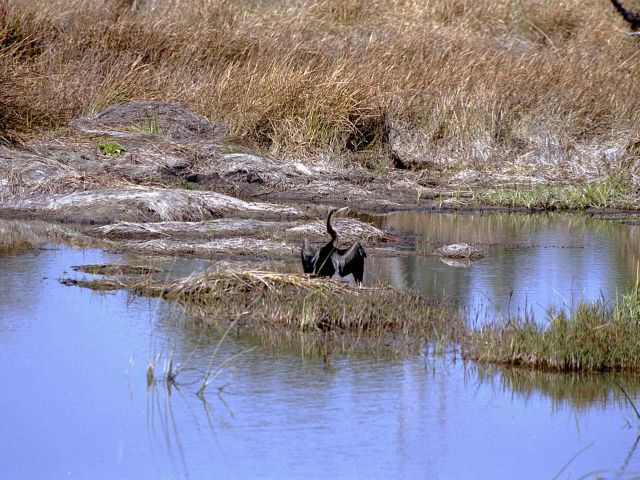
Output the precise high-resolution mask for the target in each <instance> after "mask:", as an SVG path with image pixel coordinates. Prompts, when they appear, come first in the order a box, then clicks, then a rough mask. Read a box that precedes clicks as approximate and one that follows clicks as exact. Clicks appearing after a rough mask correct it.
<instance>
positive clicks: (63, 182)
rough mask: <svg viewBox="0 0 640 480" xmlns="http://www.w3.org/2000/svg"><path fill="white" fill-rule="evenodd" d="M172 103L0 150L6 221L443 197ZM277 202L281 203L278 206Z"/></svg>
mask: <svg viewBox="0 0 640 480" xmlns="http://www.w3.org/2000/svg"><path fill="white" fill-rule="evenodd" d="M224 135H225V130H224V128H223V127H222V126H219V125H214V124H212V123H210V122H208V121H207V120H206V119H204V118H202V117H199V116H197V115H195V114H193V113H192V112H191V111H189V110H188V109H186V108H184V107H182V106H180V105H177V104H172V103H165V102H133V103H128V104H121V105H114V106H112V107H110V108H109V109H107V110H105V111H104V112H102V113H100V114H97V115H93V116H89V117H83V118H79V119H76V120H74V121H72V122H71V124H70V126H69V127H67V128H64V129H61V130H60V131H58V132H57V133H55V134H50V136H49V137H45V138H43V139H42V140H40V141H38V142H30V143H27V144H25V145H23V146H22V147H21V148H8V147H6V146H5V147H2V148H0V179H1V180H0V214H3V215H5V216H6V215H12V216H16V217H27V216H28V217H31V218H49V219H56V220H63V221H66V222H73V223H77V222H81V223H84V222H88V223H96V224H104V223H112V222H116V221H137V222H149V221H156V222H157V221H171V220H192V221H198V220H205V219H210V218H219V217H223V216H231V215H233V216H239V215H238V213H239V212H243V215H241V216H243V217H246V216H248V217H250V218H274V217H278V218H303V217H304V216H305V212H302V211H300V209H299V208H294V207H283V206H281V205H278V204H282V203H291V202H296V203H299V204H312V205H317V204H318V203H322V204H327V205H337V204H340V205H349V206H352V207H354V208H356V209H358V210H371V211H384V210H392V209H397V208H407V207H411V206H414V205H415V204H417V203H419V202H420V201H422V202H424V201H425V199H430V198H435V197H437V196H438V195H439V194H440V192H436V191H435V190H434V188H432V186H430V185H431V184H433V182H434V179H428V178H426V177H427V173H426V172H422V173H416V172H410V171H396V170H393V169H390V170H385V171H384V172H374V171H372V170H369V169H367V168H364V167H361V166H358V165H357V163H353V162H348V161H346V160H345V159H339V158H338V159H326V158H316V159H309V160H305V161H304V163H303V162H302V161H300V160H297V159H278V158H272V157H269V156H268V155H257V154H255V153H254V152H252V151H251V149H250V148H248V147H246V146H243V145H238V144H234V143H233V142H232V140H231V139H226V138H225V136H224ZM274 202H275V203H274Z"/></svg>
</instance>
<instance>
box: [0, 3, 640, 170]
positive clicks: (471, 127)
mask: <svg viewBox="0 0 640 480" xmlns="http://www.w3.org/2000/svg"><path fill="white" fill-rule="evenodd" d="M626 29H627V27H626V26H625V24H624V21H623V20H622V19H621V18H619V16H618V15H617V14H616V13H615V12H614V10H613V7H612V6H611V5H609V4H607V3H604V2H601V1H597V0H587V1H584V2H579V1H578V0H562V1H553V2H552V1H550V0H537V1H534V2H521V1H516V0H513V1H508V2H502V1H501V2H498V1H496V0H480V1H476V2H467V1H461V0H453V1H452V0H437V1H433V2H411V1H402V0H397V1H392V2H387V1H378V0H374V1H371V2H363V1H361V0H323V1H320V2H316V1H296V2H294V1H289V0H282V1H278V2H273V1H266V0H264V1H263V0H247V1H243V2H230V1H226V0H194V1H190V2H180V3H179V4H178V2H175V4H174V2H171V1H170V0H166V1H162V0H156V1H153V0H147V1H144V0H140V1H136V2H122V1H108V2H90V1H88V0H54V1H48V0H47V1H44V0H35V1H31V0H30V1H27V0H0V125H1V127H0V136H2V138H3V139H5V140H10V141H16V139H18V140H19V139H20V138H21V136H22V135H24V134H25V133H30V132H32V131H33V129H34V128H36V127H39V128H51V127H57V126H58V125H61V124H64V123H65V122H67V121H68V120H70V119H72V118H74V117H78V116H80V115H84V114H90V113H95V112H98V111H101V110H103V109H104V108H106V107H108V106H110V105H112V104H114V103H117V102H121V101H127V100H131V99H139V98H145V99H158V100H169V101H171V100H177V101H180V102H182V103H184V104H187V105H188V106H190V107H191V108H193V109H194V110H195V111H197V112H198V113H200V114H202V115H205V116H206V117H208V118H209V119H210V120H212V121H214V122H224V123H226V124H227V125H228V126H229V128H230V131H231V133H232V134H234V135H236V136H237V137H239V138H242V139H244V141H246V142H251V143H253V144H255V145H258V146H261V147H263V148H265V149H269V150H270V151H272V152H276V153H298V154H300V153H302V154H313V153H319V152H325V153H326V152H329V153H342V152H348V151H356V152H358V151H363V150H369V151H374V152H378V153H384V154H385V155H386V158H387V161H388V163H390V164H391V163H393V165H396V166H404V167H410V168H416V169H421V168H425V167H431V166H433V163H434V162H435V163H440V164H460V163H462V164H465V165H468V164H472V165H476V166H481V165H496V164H498V163H499V162H503V161H504V160H505V159H507V160H514V159H515V160H518V161H519V162H520V163H522V164H527V165H530V164H532V163H533V164H540V163H542V164H545V165H552V166H558V165H560V166H561V167H562V168H565V169H568V170H571V171H572V172H574V173H578V172H583V171H584V170H585V168H581V167H580V165H581V164H582V163H584V162H586V161H587V160H593V162H595V164H594V165H589V166H588V169H592V170H593V171H594V172H596V173H600V172H598V169H599V168H601V165H600V163H602V162H600V160H602V158H603V157H606V156H607V155H609V153H607V152H609V151H613V152H614V154H613V156H611V155H609V157H607V159H608V160H607V161H606V162H604V163H605V164H606V165H607V166H608V167H609V168H610V167H611V166H614V167H619V166H625V167H627V168H629V167H631V166H634V165H635V162H637V156H635V155H634V154H633V151H632V150H633V149H632V148H627V147H629V146H630V145H633V144H634V142H636V141H637V140H638V138H640V131H639V130H638V128H639V126H638V123H637V121H636V120H635V119H636V118H637V112H638V111H640V94H638V90H637V88H636V80H637V78H638V77H639V76H640V75H639V74H640V71H639V68H640V67H639V65H640V63H638V62H637V61H636V59H637V54H638V48H640V47H639V45H638V44H637V40H636V39H635V38H633V37H629V36H627V35H626V34H625V33H626ZM610 157H611V158H610ZM362 158H363V159H364V160H363V161H364V162H369V161H370V160H369V158H370V157H366V156H364V157H362ZM427 162H428V163H427ZM598 162H600V163H598ZM612 162H613V163H614V164H615V165H611V163H612ZM367 164H368V165H369V163H367ZM374 166H375V165H374Z"/></svg>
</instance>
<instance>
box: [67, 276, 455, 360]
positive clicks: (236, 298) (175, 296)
mask: <svg viewBox="0 0 640 480" xmlns="http://www.w3.org/2000/svg"><path fill="white" fill-rule="evenodd" d="M67 282H69V283H68V284H70V285H80V286H82V287H86V288H92V289H97V290H111V289H120V288H126V289H130V290H133V291H135V292H137V293H139V294H143V295H149V296H157V297H162V298H165V299H167V300H170V301H175V302H178V303H179V304H181V305H183V306H184V307H185V308H186V309H187V311H188V312H189V313H190V314H192V315H194V316H195V317H196V318H198V319H200V320H201V321H202V322H203V323H204V324H205V325H211V326H222V327H223V328H226V326H227V325H228V324H229V322H232V321H235V322H237V328H238V329H242V330H249V331H250V332H251V333H254V334H261V335H265V336H267V337H272V338H273V337H274V336H275V337H277V336H278V335H279V334H278V332H281V333H282V334H284V333H285V332H286V336H287V338H288V339H290V338H291V335H300V336H307V335H322V336H324V337H326V336H327V335H328V336H330V337H331V338H334V339H341V338H343V337H348V338H349V342H348V345H350V348H351V349H354V348H357V346H358V345H362V346H364V345H365V344H366V345H367V346H369V347H371V346H377V347H382V348H391V349H396V348H408V347H417V346H420V345H424V342H427V341H431V342H434V343H437V344H439V345H443V344H446V343H449V342H452V341H453V339H454V338H455V336H456V335H459V334H461V332H462V331H463V329H464V321H463V320H462V318H461V317H460V316H459V315H457V314H456V313H455V311H454V309H453V308H452V305H450V304H449V303H448V302H445V301H443V300H436V299H432V300H428V299H425V298H424V297H422V296H420V295H418V294H416V293H414V292H397V291H394V290H392V289H389V288H357V287H354V286H352V285H350V284H347V283H345V282H340V281H334V280H327V279H318V278H310V277H308V276H303V275H295V274H289V273H275V272H266V271H246V270H242V271H241V270H219V271H205V272H202V273H199V274H195V275H192V276H189V277H187V278H184V279H180V280H176V281H173V282H162V281H154V280H151V279H142V280H138V279H114V278H105V279H94V280H71V281H68V280H67ZM343 345H347V343H344V344H343Z"/></svg>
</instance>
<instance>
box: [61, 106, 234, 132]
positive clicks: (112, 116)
mask: <svg viewBox="0 0 640 480" xmlns="http://www.w3.org/2000/svg"><path fill="white" fill-rule="evenodd" d="M71 125H73V126H74V127H76V128H78V129H80V130H81V131H83V132H86V133H103V134H109V135H116V136H122V134H125V135H127V134H128V135H130V136H143V137H144V136H151V137H153V136H157V135H160V136H164V137H167V138H170V139H173V140H207V141H213V142H215V141H218V140H220V139H221V138H222V137H223V136H224V133H225V129H224V128H223V127H221V126H219V125H215V124H213V123H211V122H209V120H207V119H206V118H204V117H202V116H200V115H197V114H195V113H193V112H192V111H191V110H189V109H188V108H186V107H184V106H182V105H180V104H179V103H173V102H158V101H151V100H144V101H136V102H128V103H118V104H116V105H112V106H110V107H109V108H107V109H106V110H104V111H102V112H100V113H97V114H95V115H89V116H86V117H81V118H77V119H75V120H72V121H71ZM118 134H120V135H118Z"/></svg>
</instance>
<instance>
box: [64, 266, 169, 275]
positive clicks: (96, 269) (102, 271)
mask: <svg viewBox="0 0 640 480" xmlns="http://www.w3.org/2000/svg"><path fill="white" fill-rule="evenodd" d="M71 268H72V269H73V270H75V271H76V272H84V273H90V274H92V275H148V274H150V273H160V272H162V270H160V269H157V268H154V267H146V266H138V265H124V264H122V265H117V264H99V265H73V266H72V267H71Z"/></svg>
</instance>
